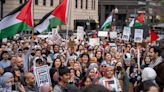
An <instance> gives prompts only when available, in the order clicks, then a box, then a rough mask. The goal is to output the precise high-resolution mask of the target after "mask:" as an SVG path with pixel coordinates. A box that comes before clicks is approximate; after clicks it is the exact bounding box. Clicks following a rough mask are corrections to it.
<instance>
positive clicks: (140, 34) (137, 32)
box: [134, 29, 143, 43]
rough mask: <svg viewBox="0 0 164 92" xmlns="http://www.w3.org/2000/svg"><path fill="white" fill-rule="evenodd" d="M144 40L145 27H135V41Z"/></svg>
mask: <svg viewBox="0 0 164 92" xmlns="http://www.w3.org/2000/svg"><path fill="white" fill-rule="evenodd" d="M142 40H143V29H135V34H134V42H138V43H141V42H142Z"/></svg>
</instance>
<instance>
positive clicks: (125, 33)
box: [122, 27, 131, 41]
mask: <svg viewBox="0 0 164 92" xmlns="http://www.w3.org/2000/svg"><path fill="white" fill-rule="evenodd" d="M130 34H131V31H130V27H124V30H123V35H122V40H125V41H129V39H130Z"/></svg>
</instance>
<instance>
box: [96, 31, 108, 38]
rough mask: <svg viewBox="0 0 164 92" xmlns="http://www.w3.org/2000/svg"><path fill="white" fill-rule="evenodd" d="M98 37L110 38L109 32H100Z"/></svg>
mask: <svg viewBox="0 0 164 92" xmlns="http://www.w3.org/2000/svg"><path fill="white" fill-rule="evenodd" d="M98 36H99V37H108V32H107V31H98Z"/></svg>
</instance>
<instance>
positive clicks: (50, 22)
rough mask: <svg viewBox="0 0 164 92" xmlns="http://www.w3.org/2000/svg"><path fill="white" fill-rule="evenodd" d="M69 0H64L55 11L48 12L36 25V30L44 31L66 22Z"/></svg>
mask: <svg viewBox="0 0 164 92" xmlns="http://www.w3.org/2000/svg"><path fill="white" fill-rule="evenodd" d="M67 5H68V2H67V0H63V1H62V3H61V4H59V5H58V6H57V7H56V8H55V9H54V10H53V11H51V12H49V13H48V14H46V15H45V16H44V17H43V18H42V20H41V21H40V23H39V24H37V25H36V26H35V32H37V33H42V32H43V31H48V30H50V29H51V28H53V27H56V26H58V25H64V24H66V16H67Z"/></svg>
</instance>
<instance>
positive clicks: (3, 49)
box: [0, 36, 164, 92]
mask: <svg viewBox="0 0 164 92" xmlns="http://www.w3.org/2000/svg"><path fill="white" fill-rule="evenodd" d="M88 39H89V37H87V36H86V37H85V38H84V39H83V40H79V41H78V42H74V41H72V42H73V43H74V44H73V45H67V44H66V43H64V42H62V44H53V43H52V42H51V41H50V40H48V39H39V38H35V39H34V40H31V39H26V38H24V39H19V40H14V39H12V40H8V41H7V42H2V44H1V46H0V92H12V91H18V92H79V91H82V92H92V91H86V88H88V87H89V86H90V85H102V87H104V88H106V90H108V91H103V92H110V91H111V92H164V40H161V41H160V43H159V44H155V45H153V46H152V45H148V44H145V45H143V44H137V43H134V42H126V41H123V40H121V39H120V38H118V39H114V40H113V41H114V43H115V44H116V46H115V47H111V46H110V43H108V42H109V41H108V39H105V41H104V40H102V41H101V42H100V43H101V44H100V45H99V46H91V45H89V41H88ZM138 50H139V54H138ZM138 59H140V60H138ZM138 61H139V62H138ZM43 65H48V66H49V74H50V78H51V83H50V84H45V85H43V86H41V87H38V86H37V83H36V79H35V76H34V73H33V72H34V69H35V68H34V67H40V66H43ZM99 87H101V86H99ZM96 88H98V87H93V89H92V90H94V89H95V90H96ZM88 90H91V89H88ZM104 90H105V89H104ZM93 92H96V91H93ZM97 92H98V91H97Z"/></svg>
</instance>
